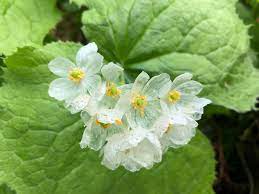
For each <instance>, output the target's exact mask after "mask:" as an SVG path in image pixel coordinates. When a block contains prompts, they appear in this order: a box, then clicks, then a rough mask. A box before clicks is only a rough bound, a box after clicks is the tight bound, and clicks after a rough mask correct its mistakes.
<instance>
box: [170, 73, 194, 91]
mask: <svg viewBox="0 0 259 194" xmlns="http://www.w3.org/2000/svg"><path fill="white" fill-rule="evenodd" d="M191 79H192V74H191V73H184V74H181V75H179V76H177V77H176V78H175V79H174V81H173V84H172V87H173V88H175V87H177V86H179V85H181V84H183V83H185V82H187V81H190V80H191Z"/></svg>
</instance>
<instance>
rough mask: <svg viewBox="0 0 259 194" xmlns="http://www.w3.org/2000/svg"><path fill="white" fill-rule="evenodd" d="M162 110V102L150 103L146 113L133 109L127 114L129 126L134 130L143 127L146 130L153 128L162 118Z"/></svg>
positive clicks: (145, 110)
mask: <svg viewBox="0 0 259 194" xmlns="http://www.w3.org/2000/svg"><path fill="white" fill-rule="evenodd" d="M161 114H162V110H161V106H160V102H159V101H158V100H156V101H149V102H148V105H147V106H146V107H145V109H144V112H141V111H140V110H136V109H134V108H132V107H131V109H130V110H129V111H128V112H127V113H126V116H127V119H128V122H129V125H130V126H131V127H132V128H138V127H142V128H145V129H149V128H151V127H152V126H153V125H154V123H155V122H156V120H157V119H158V118H159V117H160V116H161Z"/></svg>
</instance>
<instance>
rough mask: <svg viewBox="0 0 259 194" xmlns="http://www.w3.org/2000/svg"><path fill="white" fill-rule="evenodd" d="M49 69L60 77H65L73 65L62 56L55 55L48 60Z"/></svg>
mask: <svg viewBox="0 0 259 194" xmlns="http://www.w3.org/2000/svg"><path fill="white" fill-rule="evenodd" d="M48 67H49V70H50V71H51V72H52V73H54V74H55V75H58V76H60V77H67V76H68V73H69V71H70V70H71V69H73V68H74V67H75V65H74V63H72V62H71V61H70V60H68V59H66V58H64V57H57V58H55V59H53V60H52V61H50V62H49V64H48Z"/></svg>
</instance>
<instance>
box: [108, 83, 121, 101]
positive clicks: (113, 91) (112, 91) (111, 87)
mask: <svg viewBox="0 0 259 194" xmlns="http://www.w3.org/2000/svg"><path fill="white" fill-rule="evenodd" d="M120 94H121V90H119V89H118V88H117V87H116V85H115V84H114V83H110V82H108V83H107V87H106V95H107V96H110V97H113V98H115V97H117V96H119V95H120Z"/></svg>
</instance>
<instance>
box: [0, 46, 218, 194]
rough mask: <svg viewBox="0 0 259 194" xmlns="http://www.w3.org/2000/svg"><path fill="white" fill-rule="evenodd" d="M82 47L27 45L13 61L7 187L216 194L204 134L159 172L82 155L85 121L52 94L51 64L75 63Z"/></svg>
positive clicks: (4, 116)
mask: <svg viewBox="0 0 259 194" xmlns="http://www.w3.org/2000/svg"><path fill="white" fill-rule="evenodd" d="M78 48H79V45H76V44H72V43H53V44H50V45H47V46H45V47H44V48H41V49H33V48H30V47H26V48H23V49H19V50H18V52H16V53H15V54H14V55H12V56H10V57H8V58H7V60H6V61H5V62H6V65H7V68H5V69H4V78H5V84H4V85H3V86H2V87H1V88H0V126H1V127H0V183H6V184H7V185H8V186H10V187H11V188H12V189H14V190H16V191H17V193H18V194H35V193H37V194H46V193H47V194H107V193H111V194H127V193H128V194H132V193H135V194H151V193H153V194H161V193H163V194H172V193H174V194H183V193H184V194H212V193H213V190H212V183H213V180H214V176H215V173H214V167H215V166H214V165H215V162H214V154H213V150H212V148H211V146H210V143H209V141H208V140H207V138H206V137H205V136H204V135H202V134H201V133H200V132H198V134H197V135H196V137H195V138H194V139H193V140H192V141H191V143H190V144H189V145H187V146H185V147H183V148H181V149H176V150H172V151H169V152H168V153H167V154H166V155H165V156H164V158H163V161H162V162H161V163H160V164H158V165H156V166H155V167H154V168H152V169H151V170H141V171H140V172H138V173H130V172H128V171H126V170H124V169H123V168H119V169H118V170H115V171H111V170H109V169H106V168H105V167H103V166H102V165H101V164H100V163H101V158H100V157H99V156H98V153H97V152H94V151H91V150H88V149H86V150H82V149H80V147H79V141H80V138H81V136H82V133H83V123H82V122H81V121H80V119H79V116H78V115H71V114H70V113H69V112H68V111H67V110H66V109H65V108H64V107H63V105H62V104H59V103H57V101H55V100H53V99H51V98H50V97H49V96H48V93H47V90H48V84H49V82H50V81H51V80H53V79H54V76H53V75H51V73H50V72H49V70H48V68H47V63H48V62H49V60H50V59H53V58H54V57H55V56H64V57H69V58H70V59H74V57H75V53H76V50H77V49H78Z"/></svg>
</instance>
